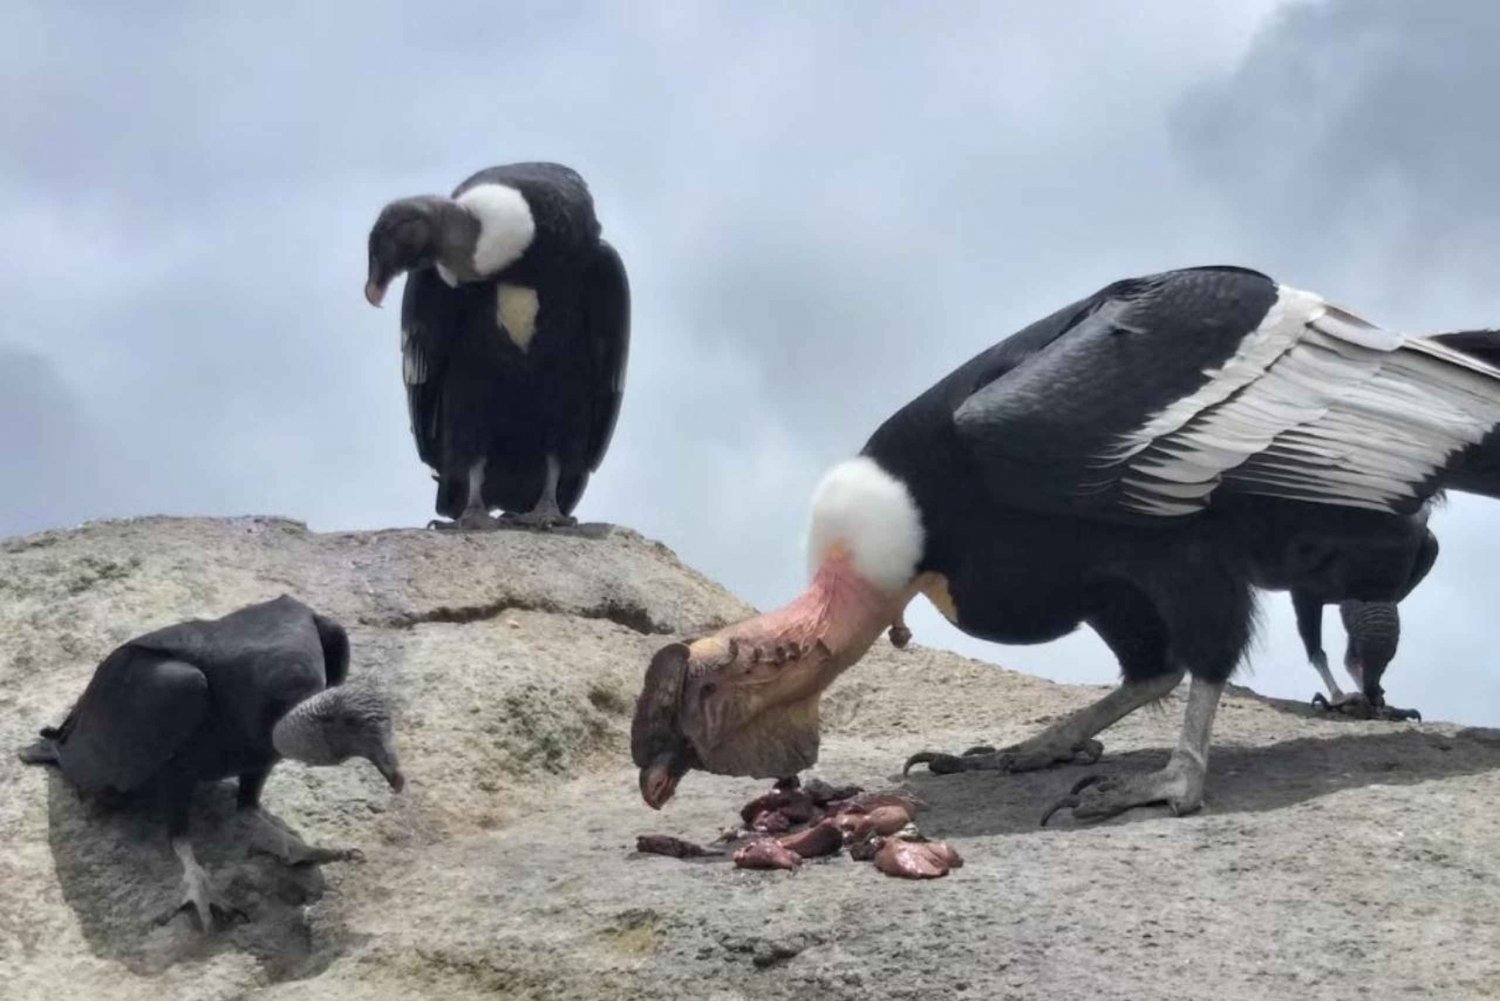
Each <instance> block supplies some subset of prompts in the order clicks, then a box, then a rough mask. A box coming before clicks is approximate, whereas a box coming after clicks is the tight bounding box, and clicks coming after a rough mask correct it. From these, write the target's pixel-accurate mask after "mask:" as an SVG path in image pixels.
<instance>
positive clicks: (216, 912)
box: [156, 868, 249, 932]
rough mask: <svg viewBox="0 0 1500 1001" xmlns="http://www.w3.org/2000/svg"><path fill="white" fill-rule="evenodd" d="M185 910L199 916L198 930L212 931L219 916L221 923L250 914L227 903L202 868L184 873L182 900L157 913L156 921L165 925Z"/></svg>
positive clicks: (239, 919) (247, 917) (246, 916)
mask: <svg viewBox="0 0 1500 1001" xmlns="http://www.w3.org/2000/svg"><path fill="white" fill-rule="evenodd" d="M183 911H187V912H189V913H190V914H194V915H196V916H197V918H198V930H199V931H204V932H207V931H210V930H211V929H212V928H213V926H214V919H215V918H217V919H218V920H219V922H220V923H221V924H229V923H231V922H233V921H246V920H249V916H248V915H247V914H246V913H245V912H244V911H242V910H240V909H239V908H238V907H235V906H234V905H232V904H229V903H226V902H225V901H224V900H223V899H222V898H220V897H219V896H218V895H217V894H215V893H214V892H213V887H212V885H210V883H209V879H208V873H206V872H204V871H203V870H202V869H198V868H194V869H191V870H189V871H187V872H185V873H183V875H182V902H181V903H179V904H178V905H177V906H176V907H171V908H168V909H167V910H165V911H163V912H162V913H161V914H159V915H157V917H156V923H157V924H159V925H164V924H166V923H167V922H168V921H171V920H172V919H173V918H175V917H176V916H177V915H179V914H181V913H182V912H183Z"/></svg>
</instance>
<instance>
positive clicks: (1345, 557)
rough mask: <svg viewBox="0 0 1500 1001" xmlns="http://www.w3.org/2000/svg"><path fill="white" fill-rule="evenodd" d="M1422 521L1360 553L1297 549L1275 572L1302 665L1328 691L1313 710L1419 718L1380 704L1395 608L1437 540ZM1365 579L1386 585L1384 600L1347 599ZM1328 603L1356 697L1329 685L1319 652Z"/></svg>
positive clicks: (1397, 627)
mask: <svg viewBox="0 0 1500 1001" xmlns="http://www.w3.org/2000/svg"><path fill="white" fill-rule="evenodd" d="M1426 522H1427V512H1426V511H1423V512H1421V513H1420V514H1418V515H1415V516H1413V517H1412V518H1411V519H1410V521H1409V523H1408V526H1407V531H1404V532H1395V531H1393V532H1391V533H1389V534H1388V535H1387V536H1384V537H1382V538H1378V539H1373V540H1371V542H1370V543H1369V544H1368V545H1363V546H1358V545H1349V546H1343V547H1338V546H1335V547H1317V546H1303V547H1298V548H1296V549H1294V550H1293V551H1292V552H1291V553H1289V560H1288V561H1287V562H1288V563H1289V564H1290V565H1289V566H1285V567H1283V568H1282V575H1281V579H1280V580H1273V581H1271V582H1270V585H1271V586H1279V587H1284V588H1285V589H1287V590H1290V591H1291V594H1292V608H1293V610H1294V611H1295V613H1296V616H1297V632H1298V634H1299V635H1300V636H1301V638H1302V645H1303V648H1304V649H1305V650H1306V651H1307V659H1308V662H1309V663H1310V664H1312V666H1313V669H1314V670H1316V671H1317V672H1318V675H1319V677H1320V678H1321V679H1322V681H1323V684H1324V685H1325V687H1326V688H1327V694H1326V695H1324V694H1323V693H1321V692H1320V693H1318V694H1317V695H1315V696H1313V705H1315V706H1321V707H1324V708H1327V709H1330V710H1337V711H1340V712H1344V713H1348V714H1350V715H1355V716H1362V717H1368V716H1378V717H1380V718H1382V719H1391V720H1404V719H1421V713H1419V712H1417V711H1416V710H1414V709H1398V708H1395V707H1393V706H1389V705H1387V704H1386V701H1385V687H1384V685H1383V684H1382V681H1383V679H1384V677H1385V671H1386V668H1387V667H1389V666H1390V662H1391V660H1392V659H1393V658H1394V657H1395V656H1396V648H1397V646H1398V644H1399V642H1400V638H1401V611H1400V607H1399V602H1401V601H1404V600H1405V599H1406V597H1407V595H1409V594H1411V592H1412V590H1413V589H1414V588H1416V586H1417V585H1418V584H1420V583H1421V582H1422V581H1423V580H1424V579H1425V578H1426V577H1427V574H1428V573H1429V572H1430V571H1431V570H1432V566H1433V564H1434V563H1435V562H1436V561H1437V557H1438V549H1439V547H1438V541H1437V537H1436V536H1435V535H1433V534H1432V532H1431V530H1430V529H1428V528H1427V527H1426ZM1372 580H1378V581H1383V582H1385V584H1384V587H1385V588H1386V590H1387V591H1388V593H1389V594H1390V598H1389V599H1388V600H1383V601H1360V600H1358V599H1353V598H1348V597H1347V595H1349V594H1351V593H1353V592H1355V591H1368V590H1369V585H1368V583H1367V582H1369V581H1372ZM1257 583H1266V582H1265V581H1258V582H1257ZM1329 604H1336V605H1338V608H1339V615H1340V618H1341V619H1342V620H1343V624H1344V631H1345V634H1346V636H1347V642H1346V645H1345V652H1344V668H1345V670H1346V671H1347V672H1348V674H1349V676H1350V677H1351V678H1352V679H1354V683H1355V690H1354V691H1353V692H1349V693H1346V692H1344V691H1343V690H1342V689H1341V688H1340V687H1339V685H1338V682H1337V681H1335V680H1334V677H1333V673H1332V672H1331V671H1330V670H1329V667H1328V655H1327V654H1326V653H1325V652H1324V650H1323V606H1325V605H1329Z"/></svg>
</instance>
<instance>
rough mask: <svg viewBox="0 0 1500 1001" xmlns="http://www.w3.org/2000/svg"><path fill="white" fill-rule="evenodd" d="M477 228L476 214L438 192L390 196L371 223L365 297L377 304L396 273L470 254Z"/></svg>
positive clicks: (371, 303) (372, 303) (382, 298)
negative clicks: (387, 203) (433, 193)
mask: <svg viewBox="0 0 1500 1001" xmlns="http://www.w3.org/2000/svg"><path fill="white" fill-rule="evenodd" d="M478 229H479V223H478V220H476V219H475V218H474V217H473V216H472V215H470V214H469V213H467V212H465V211H464V210H463V209H462V208H460V207H459V206H458V205H457V204H455V203H454V202H453V201H452V200H451V199H448V198H443V197H441V196H439V195H418V196H416V197H413V198H402V199H399V200H397V201H394V202H391V203H390V204H389V205H387V206H386V207H385V208H384V209H382V210H381V212H380V215H379V216H378V217H377V218H376V220H375V225H374V226H373V227H372V228H371V229H370V272H369V276H368V278H366V280H365V298H366V299H367V300H368V301H369V303H370V305H372V306H379V305H380V304H381V302H383V301H384V299H385V292H386V288H387V287H389V285H390V284H391V282H392V281H394V280H395V278H396V276H397V275H400V274H404V273H405V272H407V271H414V270H416V269H419V268H427V267H432V266H433V265H435V264H440V263H445V262H448V261H450V259H462V258H463V257H465V256H472V253H473V248H474V244H475V240H476V239H477V237H478ZM465 248H467V255H466V253H465Z"/></svg>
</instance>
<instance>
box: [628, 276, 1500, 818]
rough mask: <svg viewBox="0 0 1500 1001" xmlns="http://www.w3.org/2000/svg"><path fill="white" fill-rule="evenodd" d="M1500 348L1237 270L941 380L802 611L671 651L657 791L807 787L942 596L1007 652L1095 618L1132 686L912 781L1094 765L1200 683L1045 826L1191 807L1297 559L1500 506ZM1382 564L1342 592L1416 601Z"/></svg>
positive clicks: (823, 524) (847, 474) (1486, 338)
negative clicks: (1131, 726)
mask: <svg viewBox="0 0 1500 1001" xmlns="http://www.w3.org/2000/svg"><path fill="white" fill-rule="evenodd" d="M1460 348H1462V350H1461V349H1460ZM1496 348H1500V335H1496V334H1493V333H1487V332H1486V333H1474V334H1463V335H1452V336H1451V338H1450V342H1445V339H1444V337H1433V338H1421V337H1406V336H1403V335H1401V334H1397V333H1393V332H1390V331H1387V330H1383V329H1381V328H1379V327H1376V326H1374V325H1373V324H1370V323H1368V322H1366V321H1364V320H1362V319H1360V318H1359V317H1357V316H1355V315H1354V314H1352V313H1350V312H1348V311H1346V310H1344V309H1341V308H1339V307H1337V306H1334V305H1332V304H1330V303H1328V302H1325V301H1324V300H1323V299H1322V298H1320V297H1318V296H1317V295H1313V294H1311V293H1308V292H1302V291H1298V290H1296V289H1293V288H1289V287H1287V286H1284V285H1278V284H1276V283H1275V282H1273V281H1272V280H1271V279H1269V278H1267V277H1266V276H1264V275H1261V274H1259V273H1257V272H1254V271H1249V270H1245V269H1243V268H1233V267H1206V268H1193V269H1188V270H1182V271H1171V272H1166V273H1163V274H1157V275H1150V276H1147V277H1143V278H1132V279H1128V280H1125V281H1120V282H1116V283H1115V284H1113V285H1110V286H1108V287H1107V288H1104V289H1102V290H1101V291H1099V292H1097V293H1095V294H1094V295H1091V296H1089V297H1088V298H1086V299H1082V300H1080V301H1078V302H1075V303H1073V304H1071V305H1069V306H1066V307H1064V308H1063V309H1061V310H1059V311H1058V312H1056V313H1054V314H1052V315H1051V316H1049V317H1047V318H1045V319H1043V320H1040V321H1038V322H1037V323H1034V324H1032V325H1031V326H1030V327H1027V328H1026V329H1024V330H1022V331H1020V332H1019V333H1017V334H1015V335H1013V336H1011V337H1009V338H1007V339H1006V340H1004V341H1002V342H1001V343H999V344H997V345H996V346H994V347H992V348H990V349H989V350H987V351H985V352H983V353H982V354H980V355H978V356H977V357H975V358H973V359H972V360H970V361H969V362H967V363H966V364H964V365H963V366H961V367H960V368H958V369H957V370H956V371H954V372H953V373H952V374H950V375H948V376H947V377H946V378H944V379H942V380H941V381H940V382H938V383H937V384H936V385H934V386H933V387H932V388H930V389H928V390H927V391H926V392H925V393H923V394H922V395H920V396H918V397H917V398H916V399H915V400H913V401H912V402H911V403H909V404H907V405H906V406H905V407H903V408H902V409H901V410H899V411H898V412H897V413H896V414H895V415H893V416H892V417H891V418H889V419H888V420H887V421H886V422H885V423H884V424H883V425H881V427H880V428H879V429H878V430H877V431H876V432H875V434H874V436H873V437H871V438H870V440H869V442H868V443H867V444H866V445H865V448H864V450H863V453H862V454H861V455H860V456H859V457H857V458H854V459H851V460H848V461H846V462H843V463H841V464H839V465H837V466H835V467H833V469H831V470H830V471H829V472H828V473H827V474H826V475H825V476H824V478H823V480H822V482H821V483H820V484H819V486H818V488H817V490H816V492H815V493H814V496H813V501H812V517H811V529H810V532H809V535H808V540H807V541H808V550H809V553H808V555H809V560H810V566H811V574H812V583H811V584H810V586H809V588H808V589H807V591H806V592H805V593H804V594H803V595H802V596H800V597H799V598H797V599H796V600H795V601H793V602H792V603H791V604H789V605H787V606H785V607H783V608H781V609H779V610H777V611H773V612H770V613H767V614H764V615H759V616H756V617H754V618H752V619H749V620H747V621H745V622H742V623H739V624H736V625H732V626H729V627H727V628H725V629H722V630H720V631H719V632H717V633H715V634H714V635H712V636H708V637H704V638H700V639H696V640H692V641H690V642H686V643H675V644H672V645H669V646H667V647H665V648H663V649H662V650H660V651H658V652H657V654H656V656H655V657H654V658H653V660H652V663H651V667H650V669H649V670H648V671H647V674H646V681H645V685H644V688H643V691H642V693H641V696H640V699H639V700H638V702H637V706H636V718H635V723H634V726H633V728H632V734H631V736H632V751H633V755H634V757H635V760H636V763H637V764H638V765H639V766H640V768H641V776H640V778H641V791H642V795H643V796H644V798H645V799H646V801H647V803H648V804H649V805H651V806H654V807H660V806H661V804H662V803H664V802H665V801H666V800H667V799H668V798H669V797H670V796H671V795H672V793H673V791H674V789H675V787H676V785H677V782H678V780H679V779H680V778H681V776H682V775H683V774H684V773H685V772H686V771H687V770H688V769H690V768H694V767H698V768H704V769H706V770H708V771H712V772H718V773H722V774H731V775H754V776H775V777H784V776H788V775H791V774H794V773H796V772H797V771H799V770H801V769H803V768H806V767H808V766H809V765H810V764H812V763H813V762H814V761H815V760H816V756H817V746H818V701H819V697H820V693H821V692H822V691H823V689H824V688H826V687H827V686H828V684H829V683H830V682H832V681H833V679H834V678H835V677H836V676H837V675H838V674H839V673H840V672H841V671H843V670H844V669H846V668H848V667H849V666H851V665H852V664H854V663H855V662H856V661H858V660H859V658H860V657H861V656H863V654H864V652H865V651H866V650H867V649H868V648H869V647H870V645H871V644H872V643H873V642H874V641H875V640H876V639H877V638H878V637H879V636H880V634H881V632H882V631H884V630H886V629H890V630H891V633H892V638H893V640H896V639H905V637H906V636H907V635H909V634H908V633H907V632H906V630H905V627H904V625H903V624H902V622H901V616H902V610H903V609H904V607H905V605H906V604H907V602H908V601H910V600H911V599H912V598H913V597H915V596H916V595H917V594H924V595H926V596H927V597H928V598H929V599H930V600H931V601H932V603H933V604H934V605H936V606H937V608H938V609H939V610H940V611H942V613H943V614H944V615H945V616H946V617H947V618H949V619H950V620H952V621H953V622H954V623H955V624H956V625H957V626H958V627H959V628H960V629H962V630H964V632H966V633H968V634H970V635H973V636H979V637H983V638H986V639H992V640H995V641H998V642H1006V643H1041V642H1045V641H1047V640H1051V639H1055V638H1057V637H1060V636H1063V635H1065V634H1066V633H1069V632H1071V631H1072V630H1073V629H1075V628H1076V627H1077V626H1078V625H1080V624H1083V623H1087V624H1088V625H1089V626H1091V627H1093V629H1094V630H1095V631H1096V632H1097V633H1098V634H1099V635H1100V636H1101V637H1102V638H1103V639H1104V641H1105V642H1106V643H1107V644H1108V645H1109V647H1110V649H1111V650H1112V651H1113V652H1114V653H1115V655H1116V657H1117V658H1118V659H1119V662H1120V667H1121V670H1122V673H1123V676H1124V677H1123V683H1122V684H1121V685H1120V687H1119V688H1117V689H1116V690H1114V691H1113V692H1111V693H1109V694H1108V695H1106V696H1105V697H1103V698H1102V699H1100V700H1099V701H1098V702H1097V703H1095V704H1094V705H1092V706H1089V707H1087V708H1085V709H1083V710H1081V711H1079V712H1077V713H1074V714H1072V715H1070V716H1068V717H1067V718H1065V719H1063V720H1060V721H1058V722H1056V723H1054V724H1052V725H1051V726H1049V727H1047V728H1046V729H1045V730H1043V731H1042V732H1041V733H1039V734H1037V735H1036V736H1034V737H1032V738H1031V739H1029V740H1027V741H1025V742H1023V743H1021V744H1019V745H1016V746H1014V747H1010V748H1005V749H1002V750H999V751H995V750H993V749H981V750H979V753H974V754H969V755H947V754H933V753H922V754H919V755H916V756H914V757H913V759H912V760H911V762H909V763H908V767H910V764H913V763H917V762H927V763H928V764H929V765H930V766H931V767H932V768H933V769H934V770H935V771H943V772H946V771H959V770H971V769H994V770H1001V771H1009V770H1019V769H1027V768H1040V767H1045V766H1047V765H1050V764H1055V763H1063V762H1069V761H1073V760H1075V759H1076V758H1078V757H1080V756H1081V757H1082V758H1084V759H1085V760H1089V761H1092V760H1096V759H1097V758H1098V756H1099V754H1100V752H1101V750H1102V748H1101V746H1100V745H1099V743H1098V742H1097V741H1096V740H1095V739H1094V736H1095V734H1097V733H1098V732H1099V731H1101V730H1103V729H1104V728H1105V727H1107V726H1109V725H1110V724H1112V723H1114V722H1115V721H1116V720H1119V719H1120V718H1121V717H1123V716H1125V715H1126V714H1127V713H1129V712H1131V711H1132V710H1134V709H1136V708H1138V707H1140V706H1142V705H1144V704H1146V703H1148V702H1151V701H1154V700H1156V699H1159V698H1161V697H1162V696H1164V695H1166V694H1167V693H1168V692H1170V691H1172V689H1173V688H1174V687H1176V685H1177V683H1178V682H1179V681H1180V680H1181V678H1182V676H1183V674H1184V673H1187V674H1189V675H1191V678H1192V684H1191V687H1190V690H1189V694H1188V700H1187V710H1186V718H1185V721H1184V724H1183V728H1182V735H1181V739H1180V741H1179V742H1178V745H1177V747H1176V749H1175V750H1174V751H1173V753H1172V755H1171V757H1170V759H1169V760H1168V762H1167V764H1166V766H1165V767H1164V768H1162V769H1161V770H1159V771H1156V772H1153V773H1150V774H1144V775H1135V776H1128V777H1123V778H1106V779H1102V780H1099V779H1097V778H1096V777H1094V776H1090V777H1089V778H1088V779H1085V780H1084V781H1082V782H1080V783H1078V784H1077V785H1076V786H1075V787H1074V788H1073V791H1072V792H1071V794H1070V795H1068V796H1066V797H1064V798H1063V799H1062V800H1061V801H1060V802H1059V803H1058V804H1057V806H1055V807H1054V808H1053V810H1056V809H1059V808H1064V807H1066V808H1071V809H1072V810H1073V813H1074V815H1075V816H1076V817H1078V818H1080V819H1090V818H1103V817H1108V816H1111V815H1113V814H1117V813H1120V812H1122V811H1125V810H1128V809H1130V808H1132V807H1135V806H1141V805H1145V804H1151V803H1166V804H1168V805H1170V807H1171V808H1172V810H1173V811H1175V812H1177V813H1185V812H1189V811H1192V810H1196V809H1197V808H1198V807H1199V806H1200V805H1201V803H1202V798H1203V784H1204V777H1205V774H1206V771H1207V763H1208V750H1209V737H1210V733H1211V731H1212V727H1213V720H1214V714H1215V711H1216V709H1217V707H1218V703H1219V698H1220V695H1221V693H1222V692H1223V689H1224V684H1225V682H1226V679H1228V678H1229V676H1230V674H1231V673H1232V672H1233V671H1234V669H1235V668H1236V666H1237V665H1238V664H1239V663H1240V661H1241V659H1242V658H1243V656H1244V654H1245V649H1246V646H1247V644H1248V642H1249V639H1250V632H1251V615H1252V600H1253V599H1252V588H1253V587H1254V586H1255V584H1256V582H1257V581H1259V580H1263V579H1270V578H1273V577H1276V576H1278V575H1280V574H1282V573H1284V572H1285V568H1286V567H1288V566H1293V565H1294V564H1295V560H1294V559H1293V558H1292V557H1294V556H1295V555H1296V554H1297V553H1298V552H1299V551H1308V552H1313V551H1321V552H1324V553H1328V552H1332V554H1333V555H1334V556H1335V557H1338V556H1339V554H1340V552H1341V547H1348V549H1349V551H1350V552H1355V551H1358V550H1359V549H1361V547H1367V546H1369V545H1370V544H1371V543H1372V542H1374V541H1382V540H1393V539H1395V540H1400V539H1404V538H1405V537H1407V536H1408V535H1411V534H1412V533H1420V532H1424V531H1425V528H1424V527H1423V526H1422V525H1421V524H1420V521H1419V520H1418V519H1414V518H1412V517H1410V516H1411V515H1413V514H1415V513H1416V512H1417V511H1419V510H1420V509H1421V508H1422V506H1423V505H1424V504H1425V503H1426V502H1427V500H1428V499H1429V498H1431V497H1432V496H1433V495H1434V494H1435V493H1436V492H1437V491H1439V490H1440V489H1442V488H1444V487H1453V488H1457V489H1463V490H1469V491H1474V492H1478V493H1484V494H1488V495H1490V496H1496V495H1500V434H1497V433H1496V428H1497V426H1500V369H1497V368H1495V367H1493V366H1492V365H1491V364H1490V363H1489V362H1488V361H1486V360H1485V359H1487V358H1488V359H1491V360H1493V355H1491V354H1490V353H1489V352H1490V351H1491V350H1492V349H1496ZM1403 544H1404V543H1403ZM1380 566H1384V567H1385V572H1383V573H1373V572H1372V573H1368V574H1361V575H1356V576H1352V577H1351V578H1350V580H1351V581H1353V582H1354V584H1353V586H1354V587H1355V588H1356V593H1350V594H1346V595H1340V596H1339V597H1340V598H1341V599H1342V598H1353V599H1358V600H1362V601H1388V600H1394V599H1395V598H1396V597H1397V596H1399V595H1400V594H1402V593H1404V590H1405V589H1406V588H1407V587H1408V585H1409V583H1410V579H1409V578H1410V570H1409V568H1406V569H1403V568H1402V565H1401V564H1400V563H1399V561H1391V562H1389V563H1385V564H1379V565H1378V566H1377V567H1376V569H1379V567H1380ZM1282 586H1285V585H1284V584H1283V585H1282ZM955 697H959V696H957V695H956V696H955ZM1052 812H1053V811H1049V812H1048V815H1049V816H1050V815H1051V813H1052ZM1045 819H1046V818H1044V820H1045Z"/></svg>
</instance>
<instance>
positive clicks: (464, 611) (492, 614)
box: [360, 597, 672, 636]
mask: <svg viewBox="0 0 1500 1001" xmlns="http://www.w3.org/2000/svg"><path fill="white" fill-rule="evenodd" d="M510 611H516V612H547V613H549V614H552V615H573V616H577V617H578V618H581V619H607V620H608V621H610V622H613V623H615V624H616V625H619V626H624V627H625V628H626V629H629V630H632V631H634V632H637V633H640V634H642V635H644V636H653V635H665V634H667V633H670V632H671V631H672V629H671V627H670V626H668V625H665V624H663V623H660V622H657V621H656V620H654V619H653V618H652V617H651V613H650V612H648V611H647V610H646V609H645V608H643V607H642V606H640V605H636V604H631V603H628V602H622V601H617V600H613V599H610V600H606V601H601V602H599V603H598V604H595V605H585V606H582V607H577V608H564V607H562V606H560V605H558V604H556V603H555V602H551V601H528V600H526V599H524V598H516V597H506V598H500V599H499V600H497V601H491V602H487V603H485V604H482V605H439V606H438V607H437V608H431V609H427V610H425V611H421V612H400V613H397V614H395V615H389V616H386V617H384V618H372V617H369V616H364V617H361V619H360V622H361V623H362V624H364V625H367V626H378V627H381V628H385V629H414V628H416V627H417V626H419V625H422V624H423V623H429V622H437V623H444V624H448V625H467V624H469V623H471V622H486V621H489V620H491V619H495V618H498V617H499V616H501V615H503V614H505V613H506V612H510Z"/></svg>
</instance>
